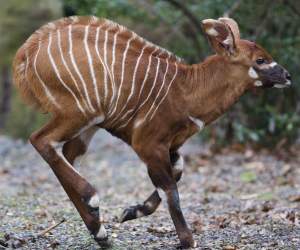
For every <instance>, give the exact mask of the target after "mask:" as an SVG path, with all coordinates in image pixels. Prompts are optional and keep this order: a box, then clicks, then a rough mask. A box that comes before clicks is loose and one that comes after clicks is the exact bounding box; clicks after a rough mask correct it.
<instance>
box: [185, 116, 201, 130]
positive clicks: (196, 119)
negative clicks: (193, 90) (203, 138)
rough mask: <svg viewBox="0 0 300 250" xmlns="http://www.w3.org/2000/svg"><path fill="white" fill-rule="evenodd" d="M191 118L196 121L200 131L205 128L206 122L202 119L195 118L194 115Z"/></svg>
mask: <svg viewBox="0 0 300 250" xmlns="http://www.w3.org/2000/svg"><path fill="white" fill-rule="evenodd" d="M189 118H190V120H191V121H192V122H194V123H195V124H196V125H197V127H198V128H199V130H200V131H201V130H202V129H203V128H204V126H205V123H204V122H203V121H201V120H200V119H198V118H194V117H192V116H190V117H189Z"/></svg>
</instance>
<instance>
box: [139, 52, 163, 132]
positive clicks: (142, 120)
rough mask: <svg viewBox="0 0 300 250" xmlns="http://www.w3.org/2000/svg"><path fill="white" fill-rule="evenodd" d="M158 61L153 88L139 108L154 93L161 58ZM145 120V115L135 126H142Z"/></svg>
mask: <svg viewBox="0 0 300 250" xmlns="http://www.w3.org/2000/svg"><path fill="white" fill-rule="evenodd" d="M156 59H157V61H158V63H157V68H156V74H155V79H154V82H153V85H152V88H151V90H150V92H149V94H148V96H147V98H146V99H145V100H144V102H143V103H142V104H141V105H140V106H139V108H138V110H140V109H141V108H142V107H143V106H144V105H145V104H146V103H147V101H148V100H149V99H150V97H151V95H152V92H153V90H154V88H155V86H156V81H157V78H158V72H159V67H160V58H156ZM144 121H145V117H144V118H142V119H141V120H139V122H138V123H136V124H135V127H138V126H140V125H141V124H142V123H143V122H144Z"/></svg>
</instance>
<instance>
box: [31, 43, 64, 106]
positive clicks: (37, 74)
mask: <svg viewBox="0 0 300 250" xmlns="http://www.w3.org/2000/svg"><path fill="white" fill-rule="evenodd" d="M40 49H41V41H39V45H38V50H37V52H36V55H35V58H34V63H33V66H34V71H35V74H36V76H37V78H38V80H39V82H40V83H41V85H42V87H43V89H44V91H45V94H46V96H47V97H48V98H49V100H50V101H51V102H52V103H53V104H54V106H55V107H56V108H58V109H60V108H61V107H60V105H59V104H58V103H57V102H56V99H55V97H54V96H53V95H52V94H51V92H50V90H49V89H48V88H47V85H46V84H45V82H44V81H43V80H42V78H41V76H40V74H39V73H38V71H37V68H36V62H37V58H38V55H39V53H40Z"/></svg>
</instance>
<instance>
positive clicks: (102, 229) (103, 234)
mask: <svg viewBox="0 0 300 250" xmlns="http://www.w3.org/2000/svg"><path fill="white" fill-rule="evenodd" d="M96 238H97V239H100V240H101V239H106V238H107V232H106V230H105V227H104V225H103V224H101V226H100V229H99V232H98V233H97V235H96Z"/></svg>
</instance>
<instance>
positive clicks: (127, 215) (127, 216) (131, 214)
mask: <svg viewBox="0 0 300 250" xmlns="http://www.w3.org/2000/svg"><path fill="white" fill-rule="evenodd" d="M138 210H139V205H137V206H132V207H129V208H126V209H124V211H123V213H122V215H121V216H120V218H119V222H120V223H123V222H125V221H128V220H134V219H136V218H137V211H138Z"/></svg>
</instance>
